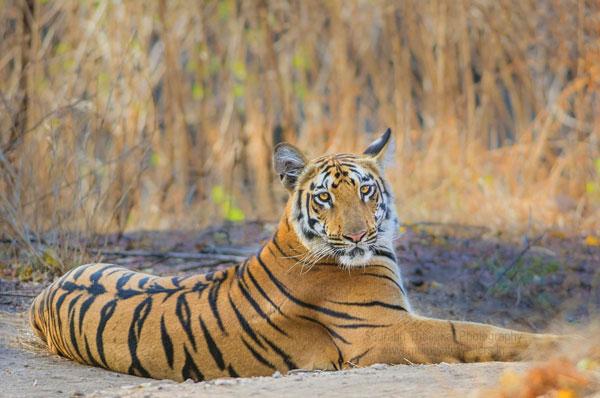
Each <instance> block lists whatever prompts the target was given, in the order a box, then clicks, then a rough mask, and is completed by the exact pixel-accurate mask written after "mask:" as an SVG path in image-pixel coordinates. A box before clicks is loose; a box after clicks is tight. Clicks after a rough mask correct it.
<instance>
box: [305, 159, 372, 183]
mask: <svg viewBox="0 0 600 398" xmlns="http://www.w3.org/2000/svg"><path fill="white" fill-rule="evenodd" d="M358 159H359V158H358V157H357V156H356V155H354V154H351V153H340V154H336V155H325V156H321V157H320V158H317V159H315V160H314V161H313V162H314V164H315V165H316V166H317V168H318V173H319V176H320V177H321V178H320V181H319V183H318V184H314V183H312V184H311V189H312V190H314V189H324V188H326V187H327V186H329V185H331V187H332V188H337V187H338V186H339V185H340V184H342V183H345V184H349V185H356V184H357V183H358V182H360V181H364V170H363V169H362V167H360V166H359V165H358V164H357V162H356V161H357V160H358ZM352 175H356V179H355V178H352Z"/></svg>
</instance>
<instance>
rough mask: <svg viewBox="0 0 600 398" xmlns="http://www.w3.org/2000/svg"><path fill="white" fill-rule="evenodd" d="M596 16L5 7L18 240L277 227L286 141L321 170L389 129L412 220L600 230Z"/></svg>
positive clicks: (73, 4)
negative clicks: (268, 223) (277, 169)
mask: <svg viewBox="0 0 600 398" xmlns="http://www.w3.org/2000/svg"><path fill="white" fill-rule="evenodd" d="M598 15H599V8H598V3H597V2H596V1H591V0H565V1H551V0H545V1H539V0H523V1H516V0H514V1H513V0H503V1H491V0H461V1H439V0H422V1H414V0H407V1H402V2H399V1H391V0H377V1H369V2H367V1H358V0H356V1H354V0H353V1H342V0H331V1H316V0H307V1H304V0H303V1H278V0H262V1H254V0H251V1H233V0H213V1H178V2H173V1H164V0H161V1H158V2H148V1H141V0H131V1H123V2H115V1H109V0H97V1H89V0H88V1H68V0H53V1H41V0H27V1H25V0H5V1H2V2H0V37H1V40H0V95H1V97H0V170H1V176H0V219H2V220H3V221H5V223H3V226H2V227H0V228H2V230H3V231H4V232H6V233H8V234H10V235H11V236H19V237H24V236H26V235H27V234H28V233H29V232H30V231H57V230H80V231H98V232H104V231H109V230H113V231H114V230H125V229H137V228H180V227H196V226H198V225H200V224H204V223H208V222H214V221H216V220H218V219H221V218H228V217H229V218H239V214H238V216H237V217H231V209H232V208H238V207H239V208H241V209H242V210H243V212H244V214H245V215H246V217H249V218H257V217H258V218H265V217H267V218H275V217H277V215H278V214H279V212H280V210H281V208H282V203H283V201H284V200H285V193H284V191H283V190H282V189H281V188H280V187H279V184H278V182H277V181H276V180H274V179H273V172H272V171H271V160H270V158H271V149H272V147H273V145H274V142H275V141H279V140H281V139H283V140H287V141H291V142H292V143H295V144H297V145H298V146H300V147H301V148H303V149H305V150H306V151H307V152H308V153H309V154H310V155H315V156H316V155H320V154H322V153H323V152H334V151H354V150H360V149H362V148H363V147H364V146H365V145H366V144H367V142H369V140H371V139H373V138H374V136H375V134H378V133H380V132H383V131H384V129H385V128H386V127H388V126H389V127H391V128H392V129H393V131H394V132H395V136H396V166H395V167H391V168H389V169H388V175H389V177H390V179H391V180H392V182H393V183H394V185H395V188H396V192H397V206H398V210H399V214H400V215H401V218H402V219H403V221H416V220H429V221H455V222H467V223H472V224H486V225H490V226H492V227H493V228H500V229H509V228H517V229H523V228H524V227H525V225H526V224H527V215H528V211H529V208H530V207H531V208H533V218H534V221H536V224H534V227H536V228H538V229H540V228H547V227H551V226H555V227H558V228H559V229H561V228H562V229H566V230H571V231H572V230H578V231H582V230H584V231H592V232H593V231H596V232H597V231H598V228H599V226H600V223H599V214H600V213H599V211H600V153H599V152H600V149H599V142H598V141H599V138H600V136H599V132H598V129H599V127H598V126H599V124H598V122H599V115H600V113H599V112H598V109H599V108H598V95H597V93H598V88H599V87H598V86H599V83H600V67H599V65H600V51H599V47H598V46H599V44H598V43H599V39H600V32H599V28H600V20H599V17H598ZM215 186H217V187H218V189H217V192H216V195H217V196H219V198H217V199H215V198H214V197H213V196H214V195H213V194H211V190H212V189H213V187H215ZM223 192H224V194H222V193H223ZM215 202H217V203H215ZM238 213H239V212H238Z"/></svg>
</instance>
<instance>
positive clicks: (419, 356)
mask: <svg viewBox="0 0 600 398" xmlns="http://www.w3.org/2000/svg"><path fill="white" fill-rule="evenodd" d="M560 339H561V337H560V336H556V335H551V334H534V333H525V332H519V331H515V330H509V329H504V328H499V327H495V326H491V325H485V324H480V323H473V322H461V321H447V320H438V319H429V318H424V317H419V316H416V315H413V314H409V313H407V314H405V315H404V316H403V317H401V319H400V321H399V322H397V323H395V324H394V325H393V326H390V327H387V328H379V329H373V330H370V331H367V332H365V333H364V337H363V339H362V341H361V343H360V344H361V345H362V347H361V348H360V349H358V350H357V351H356V352H357V353H358V352H363V353H364V355H362V357H360V364H361V365H370V364H374V363H395V364H402V363H404V364H406V363H421V364H425V363H440V362H449V363H455V362H485V361H515V360H520V359H524V358H525V354H526V353H527V352H530V351H538V350H540V349H546V348H549V347H551V346H553V345H555V344H556V343H558V341H559V340H560ZM361 350H362V351H361ZM357 355H360V354H355V355H351V356H350V357H353V356H354V357H356V356H357ZM350 362H352V361H351V360H350ZM350 365H352V363H350ZM354 365H356V363H354Z"/></svg>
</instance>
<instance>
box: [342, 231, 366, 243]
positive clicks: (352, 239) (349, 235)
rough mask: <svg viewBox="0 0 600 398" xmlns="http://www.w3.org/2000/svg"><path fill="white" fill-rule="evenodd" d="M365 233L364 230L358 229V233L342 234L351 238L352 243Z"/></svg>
mask: <svg viewBox="0 0 600 398" xmlns="http://www.w3.org/2000/svg"><path fill="white" fill-rule="evenodd" d="M366 233H367V231H366V230H363V231H360V232H358V233H355V234H347V235H344V238H346V239H349V240H351V241H352V242H354V243H358V242H360V240H361V239H362V237H363V236H365V234H366Z"/></svg>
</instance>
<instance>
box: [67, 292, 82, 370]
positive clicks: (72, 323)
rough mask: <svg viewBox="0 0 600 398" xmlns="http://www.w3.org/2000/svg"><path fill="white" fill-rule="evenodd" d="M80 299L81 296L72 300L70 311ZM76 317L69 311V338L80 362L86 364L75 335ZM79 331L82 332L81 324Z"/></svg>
mask: <svg viewBox="0 0 600 398" xmlns="http://www.w3.org/2000/svg"><path fill="white" fill-rule="evenodd" d="M80 297H81V296H77V297H75V298H74V299H73V300H71V302H70V303H69V310H71V309H72V308H73V305H74V304H75V303H76V302H77V300H79V298H80ZM74 315H75V314H74V313H72V312H71V311H69V316H68V318H67V319H68V322H69V337H70V340H71V347H73V349H74V350H75V353H76V354H77V356H78V357H79V358H80V359H79V361H80V362H85V361H84V360H83V356H82V355H81V351H79V344H78V343H77V334H76V333H75V316H74ZM79 331H80V332H81V324H80V326H79ZM73 359H75V358H73Z"/></svg>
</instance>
